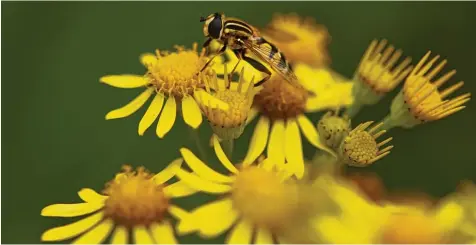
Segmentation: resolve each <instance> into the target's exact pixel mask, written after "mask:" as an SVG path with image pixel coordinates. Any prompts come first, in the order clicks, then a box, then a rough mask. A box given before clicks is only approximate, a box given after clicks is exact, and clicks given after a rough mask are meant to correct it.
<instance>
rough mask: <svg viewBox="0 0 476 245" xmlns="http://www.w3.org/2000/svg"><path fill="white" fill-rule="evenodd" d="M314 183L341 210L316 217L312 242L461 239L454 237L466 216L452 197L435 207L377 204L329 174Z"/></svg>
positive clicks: (399, 241)
mask: <svg viewBox="0 0 476 245" xmlns="http://www.w3.org/2000/svg"><path fill="white" fill-rule="evenodd" d="M315 185H316V186H320V187H321V189H325V191H327V193H329V197H330V199H332V200H333V201H334V204H335V205H336V206H338V208H339V210H340V211H339V212H336V213H331V212H329V213H328V214H323V213H321V214H320V217H316V219H315V223H314V225H315V228H316V231H317V233H318V234H319V235H320V237H321V240H320V241H315V242H321V243H334V244H343V243H347V244H348V243H354V244H355V243H361V244H375V243H392V244H395V243H406V244H419V243H420V244H421V243H447V242H449V243H454V242H455V241H461V240H456V239H459V238H460V237H458V235H457V232H458V230H460V229H461V228H462V226H461V225H462V221H463V220H465V217H464V213H463V208H462V206H461V205H460V204H459V203H458V202H457V201H454V200H452V199H448V200H444V201H442V202H440V204H439V205H438V206H436V207H434V208H423V207H422V206H410V205H395V204H392V203H385V204H384V205H377V204H375V203H374V202H372V201H370V200H368V199H366V198H365V197H364V195H363V194H362V193H360V192H359V191H358V189H357V188H355V186H352V185H350V184H349V183H347V182H344V181H342V180H337V179H335V178H333V177H330V176H326V177H325V178H324V177H321V179H319V180H317V181H316V182H315ZM323 201H325V200H323ZM328 203H332V202H328ZM474 234H476V233H474ZM474 236H476V235H473V239H474ZM468 240H470V238H469V239H468ZM468 240H466V241H465V242H467V241H468Z"/></svg>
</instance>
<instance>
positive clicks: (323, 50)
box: [262, 14, 330, 67]
mask: <svg viewBox="0 0 476 245" xmlns="http://www.w3.org/2000/svg"><path fill="white" fill-rule="evenodd" d="M262 32H263V35H264V36H265V37H266V39H268V40H269V41H270V42H272V43H273V44H275V45H276V46H277V47H278V48H279V49H281V50H282V51H283V53H285V54H286V57H287V58H288V59H289V61H291V62H302V63H305V64H307V65H310V66H313V67H323V66H326V65H328V64H329V63H330V57H329V54H328V52H327V46H328V44H329V43H330V36H329V32H328V31H327V29H326V27H325V26H323V25H319V24H317V23H316V21H315V20H314V19H313V18H310V17H307V18H302V17H300V16H298V15H297V14H286V15H283V14H276V15H275V16H274V17H273V19H272V20H271V22H270V23H269V24H268V26H267V27H266V28H264V29H263V31H262Z"/></svg>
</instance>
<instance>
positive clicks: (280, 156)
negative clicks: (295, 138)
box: [267, 120, 287, 166]
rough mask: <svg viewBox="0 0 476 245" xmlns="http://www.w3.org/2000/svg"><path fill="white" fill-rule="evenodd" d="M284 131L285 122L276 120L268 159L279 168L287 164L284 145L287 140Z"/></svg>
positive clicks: (270, 139) (270, 137)
mask: <svg viewBox="0 0 476 245" xmlns="http://www.w3.org/2000/svg"><path fill="white" fill-rule="evenodd" d="M284 130H285V129H284V122H283V121H282V120H276V121H274V122H273V126H272V128H271V134H270V136H269V143H268V152H267V155H268V159H270V160H271V161H272V162H273V163H274V164H276V165H277V166H283V165H284V162H285V160H284V159H285V157H284V144H285V142H286V140H287V139H286V138H284V137H285V135H284Z"/></svg>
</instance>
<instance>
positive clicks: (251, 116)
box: [245, 107, 259, 125]
mask: <svg viewBox="0 0 476 245" xmlns="http://www.w3.org/2000/svg"><path fill="white" fill-rule="evenodd" d="M258 113H259V111H258V109H256V108H255V107H251V109H250V112H248V118H246V123H245V124H246V125H248V124H249V123H250V122H251V121H253V119H255V117H256V116H257V115H258Z"/></svg>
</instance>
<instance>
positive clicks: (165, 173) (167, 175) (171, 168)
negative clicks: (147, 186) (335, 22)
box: [152, 158, 183, 185]
mask: <svg viewBox="0 0 476 245" xmlns="http://www.w3.org/2000/svg"><path fill="white" fill-rule="evenodd" d="M182 163H183V159H182V158H177V159H175V160H173V161H172V162H171V163H170V164H169V165H168V166H167V167H165V168H164V169H163V170H162V171H160V172H159V173H158V174H156V175H154V177H153V178H152V179H153V180H154V182H155V183H156V184H158V185H161V184H163V183H165V182H167V181H168V180H170V179H171V178H172V177H174V176H175V171H177V169H179V168H180V167H181V166H182Z"/></svg>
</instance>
